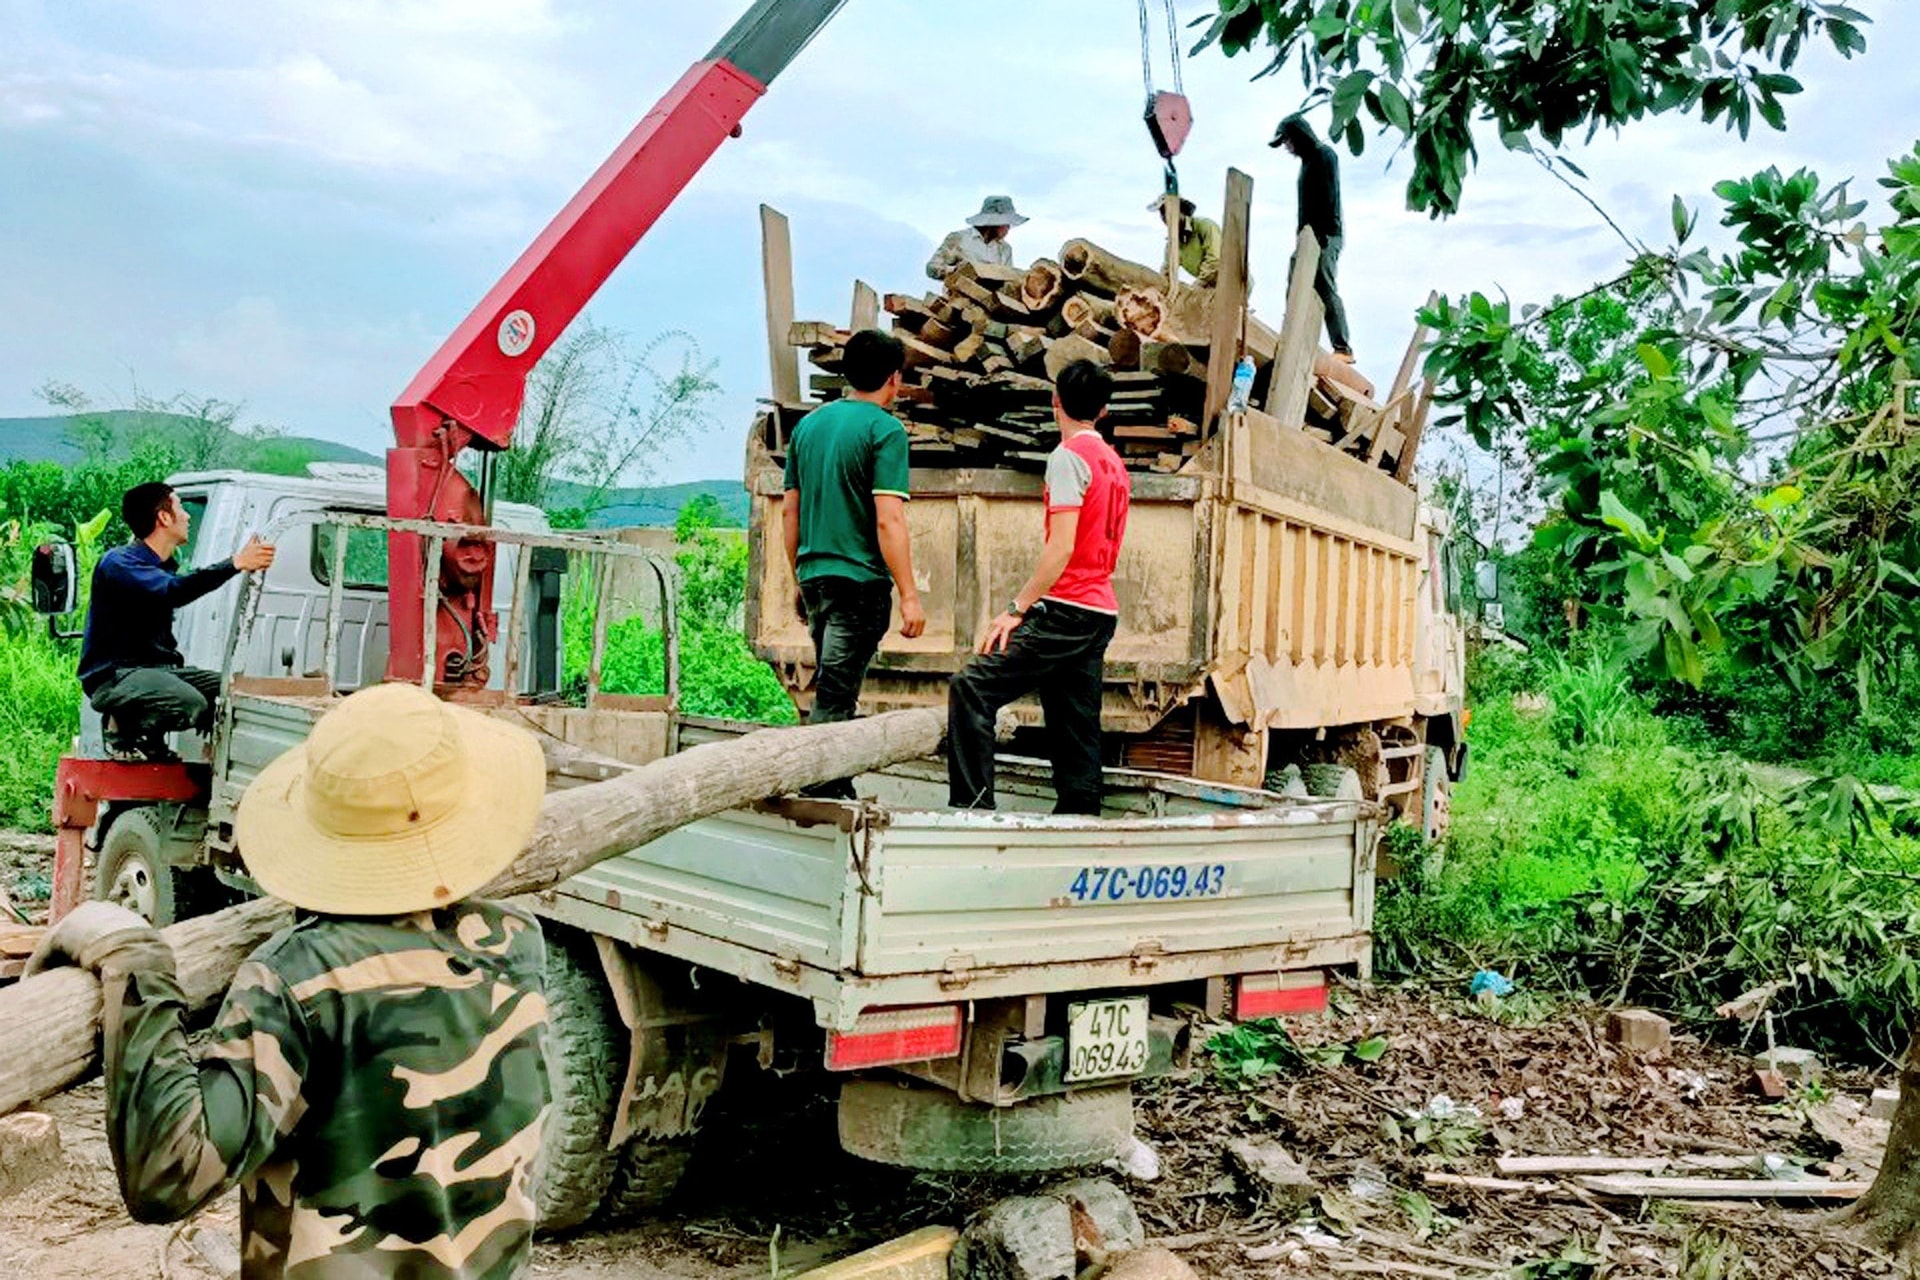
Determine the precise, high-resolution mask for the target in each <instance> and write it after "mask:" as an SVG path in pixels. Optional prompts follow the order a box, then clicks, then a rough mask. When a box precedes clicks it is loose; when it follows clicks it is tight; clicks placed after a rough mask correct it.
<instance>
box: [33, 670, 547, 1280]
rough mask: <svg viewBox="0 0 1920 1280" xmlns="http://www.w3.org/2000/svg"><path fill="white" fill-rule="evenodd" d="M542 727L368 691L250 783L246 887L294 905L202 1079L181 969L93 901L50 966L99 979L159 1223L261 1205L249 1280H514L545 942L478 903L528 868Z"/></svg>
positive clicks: (536, 1143) (112, 1084)
mask: <svg viewBox="0 0 1920 1280" xmlns="http://www.w3.org/2000/svg"><path fill="white" fill-rule="evenodd" d="M545 790H546V770H545V766H544V764H543V762H542V758H541V752H540V747H539V745H538V743H537V742H536V741H535V740H534V738H533V737H532V735H530V734H528V733H526V732H524V731H523V730H520V729H516V728H514V727H512V726H511V725H506V724H502V723H501V722H499V721H496V720H492V719H489V718H488V717H486V716H484V715H481V714H479V713H478V712H473V711H466V710H463V709H460V708H458V707H453V706H449V705H447V704H445V703H443V702H440V701H439V700H437V699H435V698H434V697H433V696H432V695H431V694H429V693H427V692H426V691H425V690H422V689H420V688H418V687H416V686H414V685H401V684H387V685H377V686H375V687H373V688H370V689H365V690H362V691H361V692H359V693H356V694H354V695H353V696H352V697H350V698H347V699H346V700H345V701H343V702H341V703H340V704H339V705H338V706H337V707H335V708H334V709H333V710H331V711H329V712H328V713H327V714H326V715H325V716H324V717H323V718H322V719H321V720H320V722H319V723H318V724H316V725H315V726H314V729H313V732H312V734H311V735H310V736H309V737H308V739H307V741H306V742H305V743H304V744H302V745H301V746H298V747H295V748H294V749H293V750H292V751H289V752H287V753H286V754H285V755H283V756H281V757H280V758H279V759H278V760H276V761H274V762H273V763H272V764H271V765H269V766H267V768H266V769H264V770H262V771H261V773H260V776H259V777H258V778H256V779H255V780H254V782H253V784H252V785H251V786H250V787H248V788H247V793H246V796H245V798H244V799H243V800H242V802H241V805H240V811H239V815H238V822H237V832H236V834H237V837H238V843H239V846H240V851H241V856H242V857H243V858H244V859H245V861H246V866H247V871H248V872H249V874H251V875H252V876H253V878H254V879H255V880H257V881H259V883H260V885H261V886H262V887H263V888H265V889H266V891H267V892H268V893H270V894H272V895H274V896H275V897H277V898H281V899H283V900H285V901H287V902H289V903H291V904H293V906H294V907H295V908H297V909H298V913H297V915H296V917H295V921H294V923H293V924H292V925H291V926H290V927H289V928H287V929H285V930H283V931H282V932H280V933H278V934H276V935H275V936H274V937H272V938H270V939H269V940H268V941H267V942H266V943H264V944H263V945H262V946H261V947H260V948H259V949H258V950H256V951H255V952H254V953H253V954H252V956H250V957H249V958H248V959H247V960H246V961H245V963H243V964H242V965H241V966H240V969H239V972H238V973H237V974H236V975H235V977H234V980H233V984H232V986H231V987H230V988H229V989H228V992H227V997H226V1001H225V1003H224V1004H222V1006H221V1008H220V1013H219V1016H218V1017H217V1019H216V1020H215V1022H214V1026H213V1032H212V1037H213V1043H212V1045H211V1047H210V1048H209V1049H208V1051H207V1052H206V1054H205V1056H204V1057H202V1058H200V1059H199V1060H198V1061H197V1062H196V1061H195V1058H194V1055H193V1052H192V1051H191V1050H190V1049H189V1048H188V1045H187V1037H186V1032H185V1029H184V1023H185V1019H186V1001H185V998H184V996H183V995H182V992H181V987H180V984H179V982H178V981H177V980H176V977H175V969H174V957H173V953H172V952H171V951H170V950H169V949H168V947H167V944H166V943H165V942H164V941H163V940H162V939H161V937H160V935H159V934H158V933H156V932H155V931H154V930H153V929H152V928H151V927H149V926H148V924H147V922H146V921H144V920H142V919H141V918H140V917H139V916H137V915H134V914H133V913H132V912H130V911H128V910H126V909H125V908H123V907H120V906H117V905H115V904H112V903H107V902H89V903H86V904H84V905H82V906H81V907H79V908H78V909H76V910H75V911H73V912H72V913H71V914H70V915H68V916H67V917H66V918H65V919H63V920H62V921H61V922H60V923H59V924H57V925H55V926H54V927H53V929H52V930H51V931H49V932H48V934H47V935H46V937H45V938H44V939H42V941H41V945H40V948H39V950H38V951H36V952H35V954H34V957H33V959H32V960H31V961H30V962H29V965H28V971H29V972H33V971H35V970H36V969H38V968H40V967H42V966H44V965H47V964H51V963H74V964H79V965H82V966H85V967H87V968H91V969H94V970H96V971H97V972H98V974H99V976H100V991H101V1002H102V1010H103V1013H102V1019H101V1035H102V1040H103V1042H104V1049H103V1058H104V1062H105V1074H106V1086H107V1139H108V1143H109V1145H110V1147H111V1149H112V1152H113V1164H114V1169H115V1171H116V1172H117V1173H118V1174H119V1177H120V1192H121V1195H122V1196H123V1197H124V1198H125V1200H126V1203H127V1208H128V1210H129V1211H130V1212H131V1213H132V1214H133V1216H134V1218H135V1219H136V1220H138V1221H141V1222H170V1221H174V1220H177V1219H180V1218H184V1217H186V1216H187V1215H189V1214H191V1213H193V1212H195V1211H196V1210H198V1209H199V1208H200V1207H201V1206H203V1205H205V1204H206V1203H207V1202H209V1201H210V1200H212V1199H214V1198H215V1197H216V1196H218V1195H220V1194H221V1193H222V1192H223V1191H225V1190H226V1189H227V1188H228V1187H230V1186H232V1185H234V1184H235V1183H238V1184H239V1187H240V1251H241V1259H242V1261H241V1276H242V1277H243V1278H244V1280H267V1278H268V1277H274V1278H275V1280H281V1278H284V1280H348V1278H349V1277H351V1278H352V1280H401V1278H402V1277H404V1278H405V1280H511V1278H512V1277H515V1276H520V1275H523V1274H525V1272H526V1270H527V1267H528V1260H529V1250H530V1247H531V1242H532V1238H533V1228H534V1220H535V1216H536V1215H535V1201H534V1192H533V1187H532V1180H533V1172H534V1164H535V1158H536V1156H537V1155H538V1153H539V1150H540V1133H541V1125H542V1123H543V1121H544V1118H545V1114H546V1107H547V1098H548V1085H547V1071H546V1063H545V1061H544V1059H543V1058H542V1056H541V1038H542V1034H543V1027H544V1025H545V1023H546V1018H547V1002H546V996H545V993H544V990H543V980H542V970H543V966H544V958H545V952H544V947H543V945H542V942H541V937H540V926H539V924H538V923H537V922H536V921H535V920H534V919H533V917H531V916H528V915H523V914H522V913H520V912H518V911H515V910H512V909H509V908H507V907H503V906H499V905H496V904H494V903H490V902H483V901H478V900H472V901H468V900H465V899H466V898H467V896H468V895H469V894H472V893H475V892H477V891H478V890H479V889H480V887H481V886H482V885H484V884H486V883H487V882H488V881H490V880H492V879H493V878H494V877H495V876H496V875H498V874H499V873H500V872H501V871H503V870H505V869H506V867H507V866H508V864H509V863H511V862H512V861H513V859H514V858H515V857H516V856H517V855H518V854H519V853H520V851H521V850H522V848H523V847H524V846H525V845H526V843H527V840H528V838H529V837H530V836H531V834H532V832H533V826H534V821H535V819H536V818H537V817H538V815H539V812H540V805H541V800H542V798H543V796H544V793H545Z"/></svg>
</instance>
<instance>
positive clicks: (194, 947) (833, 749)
mask: <svg viewBox="0 0 1920 1280" xmlns="http://www.w3.org/2000/svg"><path fill="white" fill-rule="evenodd" d="M946 720H947V717H946V710H945V708H917V709H914V710H910V711H892V712H888V713H886V714H885V715H878V716H872V717H869V718H867V719H865V720H848V721H845V722H843V723H840V724H830V725H801V726H797V727H794V728H785V729H761V730H759V731H757V732H754V733H749V734H747V735H745V736H744V737H740V738H736V739H733V740H732V741H729V742H713V743H706V744H703V745H701V746H697V747H690V748H688V749H687V750H685V751H682V752H680V753H678V754H677V755H671V756H668V757H666V758H665V759H663V760H657V761H655V762H654V763H652V764H647V765H641V766H639V767H638V768H636V769H634V770H633V771H632V772H630V773H626V774H623V775H621V776H620V777H616V778H611V779H609V780H607V781H605V782H593V783H588V784H586V785H585V786H578V787H572V788H570V789H568V790H565V791H555V792H551V793H549V794H548V796H547V798H546V802H545V803H544V804H543V805H542V806H541V810H540V821H539V823H538V825H536V826H535V828H534V832H533V838H532V839H531V840H530V841H529V842H528V844H527V849H526V852H524V853H522V854H521V855H520V857H519V858H517V859H515V860H514V863H513V865H512V866H511V867H509V868H507V870H506V871H505V872H504V873H502V874H501V875H500V876H499V878H497V879H496V880H494V881H493V883H491V884H489V885H487V886H486V887H485V888H484V889H482V890H481V895H482V896H485V897H490V898H504V897H511V896H513V895H515V894H521V893H533V892H536V891H537V890H540V889H545V888H549V887H551V886H553V885H555V884H558V883H560V881H562V880H565V879H567V878H568V877H569V876H572V875H576V874H578V873H579V872H581V871H584V870H586V869H587V868H588V867H591V866H593V865H594V864H595V863H598V862H604V861H605V860H606V859H608V858H611V857H614V856H616V855H618V854H620V853H623V852H626V851H627V850H630V849H637V848H639V847H640V846H641V845H643V844H646V843H647V842H649V841H651V840H653V839H656V838H657V837H659V836H661V835H664V834H665V833H667V832H669V831H672V830H674V829H675V828H678V827H684V826H686V825H687V824H688V823H689V822H693V821H695V820H697V819H700V818H704V817H708V816H710V815H712V814H716V813H722V812H725V811H726V810H728V809H736V808H741V807H743V806H746V805H751V804H753V803H755V802H756V801H759V800H763V799H765V798H766V797H768V796H774V795H783V794H787V793H790V792H794V791H798V790H799V789H800V788H802V787H806V786H812V785H814V784H816V783H820V782H828V781H832V780H833V779H836V778H847V777H853V776H855V775H857V774H862V773H870V772H872V771H873V770H875V769H883V768H886V767H887V766H888V765H893V764H898V763H900V762H901V761H903V760H912V759H917V758H918V757H920V756H925V755H930V754H932V753H933V752H934V751H936V750H937V749H938V748H939V746H940V739H941V737H942V736H943V734H944V733H945V731H946ZM292 919H293V912H292V909H291V908H290V907H288V906H287V905H286V904H285V903H282V902H276V901H274V900H272V899H270V898H263V899H259V900H257V901H253V902H246V903H242V904H241V905H240V906H237V907H229V908H227V909H226V910H225V911H219V912H216V913H214V914H213V915H210V916H199V917H196V918H195V919H192V920H186V921H183V922H181V923H180V924H176V925H172V926H170V927H169V928H167V929H164V930H162V931H161V936H162V937H164V938H165V939H166V940H167V944H168V945H169V946H170V947H171V948H172V949H173V955H174V961H175V964H176V966H177V968H178V973H179V980H180V986H181V989H182V990H183V992H184V993H185V995H186V1000H187V1004H188V1006H189V1007H190V1008H198V1007H201V1006H204V1005H208V1004H211V1003H213V1002H214V1001H216V1000H218V999H219V998H220V996H221V995H222V994H223V993H224V992H225V991H226V989H227V985H228V984H229V983H230V982H232V981H233V975H234V973H235V972H236V971H237V970H238V969H239V967H240V963H241V961H243V960H245V959H246V957H247V956H248V955H250V954H251V953H252V952H253V950H254V948H256V947H258V946H259V945H260V944H261V943H262V942H265V941H266V940H267V939H268V938H269V937H271V936H273V934H275V933H277V932H278V931H279V930H281V929H282V928H285V927H286V926H287V925H288V924H289V923H291V921H292ZM99 1031H100V984H99V983H98V982H97V981H96V980H95V979H94V977H93V975H92V974H91V973H86V972H82V971H81V970H78V969H54V970H50V971H49V972H47V973H43V974H40V975H38V976H36V977H32V978H29V979H27V980H26V981H25V982H22V983H19V984H18V985H16V986H13V987H9V988H6V989H5V990H0V1043H5V1044H7V1045H10V1046H13V1047H12V1048H10V1049H9V1050H8V1052H6V1053H5V1054H0V1113H5V1112H8V1111H12V1110H14V1109H15V1108H16V1107H20V1106H23V1105H25V1104H26V1103H28V1102H31V1101H33V1100H34V1099H36V1098H44V1097H46V1096H47V1095H48V1094H51V1093H56V1092H58V1091H59V1090H61V1089H64V1088H66V1087H67V1086H68V1085H71V1084H73V1083H74V1082H75V1081H76V1080H79V1079H80V1078H81V1077H82V1076H84V1075H85V1074H86V1073H87V1072H89V1071H91V1070H92V1069H93V1068H94V1066H95V1065H96V1064H97V1062H98V1055H97V1050H98V1047H99Z"/></svg>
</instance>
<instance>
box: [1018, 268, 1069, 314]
mask: <svg viewBox="0 0 1920 1280" xmlns="http://www.w3.org/2000/svg"><path fill="white" fill-rule="evenodd" d="M1066 282H1067V277H1066V273H1065V272H1064V271H1062V270H1061V269H1060V264H1059V263H1057V262H1055V261H1054V260H1053V259H1051V258H1036V259H1034V262H1033V265H1032V266H1030V267H1028V268H1027V276H1026V279H1025V280H1024V281H1023V282H1022V283H1021V285H1020V301H1022V302H1024V303H1026V305H1027V309H1028V310H1029V311H1032V312H1035V313H1038V312H1042V311H1050V310H1052V309H1053V308H1054V307H1056V306H1058V305H1059V303H1060V291H1061V289H1063V288H1064V287H1065V286H1066Z"/></svg>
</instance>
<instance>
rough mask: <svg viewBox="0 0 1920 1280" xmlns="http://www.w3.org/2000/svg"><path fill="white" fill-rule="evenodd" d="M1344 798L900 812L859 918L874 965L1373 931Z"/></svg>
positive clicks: (1356, 829) (959, 965)
mask: <svg viewBox="0 0 1920 1280" xmlns="http://www.w3.org/2000/svg"><path fill="white" fill-rule="evenodd" d="M1372 827H1373V823H1372V821H1371V819H1369V818H1366V817H1363V816H1362V814H1361V806H1360V805H1357V804H1352V803H1344V804H1343V803H1332V804H1328V803H1322V804H1303V805H1299V806H1294V807H1284V808H1274V809H1262V810H1230V811H1225V812H1221V813H1218V814H1201V815H1185V816H1177V817H1161V818H1137V819H1127V820H1119V821H1115V820H1095V819H1087V818H1064V817H1053V816H1042V815H1033V814H986V813H951V812H939V811H928V810H917V811H908V812H905V813H894V814H892V815H891V819H890V821H889V823H888V825H887V826H886V828H885V829H884V831H882V832H880V833H879V834H878V840H877V843H878V845H879V847H880V849H881V851H882V853H883V857H882V858H881V859H880V860H879V865H878V867H877V869H876V870H877V874H876V873H870V875H869V879H870V880H872V881H873V884H872V890H873V891H872V893H871V894H870V895H868V896H867V897H866V898H865V900H864V905H863V908H862V911H861V916H860V951H859V969H860V971H861V972H862V973H863V974H866V975H869V976H875V977H878V976H883V975H888V974H899V973H916V972H918V973H924V972H928V971H939V970H955V969H963V968H966V969H970V968H999V967H1003V966H1018V965H1033V964H1061V963H1074V962H1081V961H1090V960H1104V959H1112V958H1115V957H1118V956H1127V955H1141V956H1145V955H1152V954H1162V953H1164V954H1170V955H1171V954H1177V953H1182V952H1195V951H1225V950H1237V949H1242V948H1249V947H1268V946H1275V945H1283V944H1288V943H1298V942H1305V941H1309V940H1324V939H1333V938H1342V937H1349V936H1352V935H1354V934H1365V933H1366V932H1368V930H1369V929H1370V927H1371V915H1372V898H1373V870H1372V844H1373V842H1372V839H1371V831H1372Z"/></svg>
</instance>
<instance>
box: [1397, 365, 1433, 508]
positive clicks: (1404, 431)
mask: <svg viewBox="0 0 1920 1280" xmlns="http://www.w3.org/2000/svg"><path fill="white" fill-rule="evenodd" d="M1432 410H1433V379H1431V378H1428V379H1427V380H1426V381H1425V382H1422V383H1421V384H1420V396H1419V398H1418V399H1417V400H1415V401H1414V403H1413V414H1412V416H1411V417H1410V418H1409V419H1408V421H1407V423H1406V425H1405V426H1403V427H1401V428H1400V434H1401V435H1403V436H1405V437H1406V440H1405V441H1404V442H1403V443H1402V444H1401V446H1400V456H1399V459H1398V461H1396V462H1395V464H1394V468H1393V478H1394V479H1395V480H1398V481H1399V482H1400V483H1401V484H1412V483H1413V460H1414V457H1415V455H1417V454H1418V453H1419V452H1420V436H1421V433H1422V432H1424V431H1425V430H1426V429H1427V414H1428V413H1430V412H1432Z"/></svg>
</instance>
